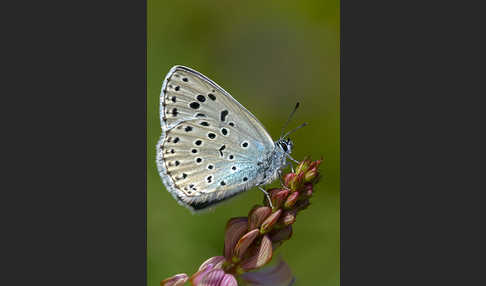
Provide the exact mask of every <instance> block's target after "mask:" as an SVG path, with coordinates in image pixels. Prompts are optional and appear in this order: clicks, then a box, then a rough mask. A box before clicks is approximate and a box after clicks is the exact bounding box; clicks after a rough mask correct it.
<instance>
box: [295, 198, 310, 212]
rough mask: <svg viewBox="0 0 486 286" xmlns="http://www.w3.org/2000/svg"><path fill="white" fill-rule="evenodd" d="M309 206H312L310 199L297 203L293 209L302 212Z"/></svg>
mask: <svg viewBox="0 0 486 286" xmlns="http://www.w3.org/2000/svg"><path fill="white" fill-rule="evenodd" d="M309 205H310V202H309V199H308V198H306V199H304V200H299V201H297V203H296V204H295V205H294V208H293V209H294V210H296V211H298V212H299V211H301V210H305V209H306V208H307V207H308V206H309Z"/></svg>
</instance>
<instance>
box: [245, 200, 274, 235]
mask: <svg viewBox="0 0 486 286" xmlns="http://www.w3.org/2000/svg"><path fill="white" fill-rule="evenodd" d="M270 213H272V209H271V208H270V207H266V206H265V207H264V206H256V207H254V208H253V209H252V210H251V211H250V213H249V214H248V224H249V226H248V229H249V230H253V229H255V228H259V227H260V225H262V222H263V221H264V220H265V219H266V218H267V217H268V216H269V215H270Z"/></svg>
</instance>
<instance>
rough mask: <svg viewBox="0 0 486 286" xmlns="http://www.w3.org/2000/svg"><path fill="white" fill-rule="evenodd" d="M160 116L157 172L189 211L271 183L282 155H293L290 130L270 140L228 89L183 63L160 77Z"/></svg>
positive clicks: (277, 174)
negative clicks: (278, 137) (274, 139)
mask: <svg viewBox="0 0 486 286" xmlns="http://www.w3.org/2000/svg"><path fill="white" fill-rule="evenodd" d="M297 106H298V104H297ZM297 106H296V108H297ZM294 111H295V109H294ZM292 114H293V112H292ZM160 119H161V126H162V136H161V137H160V140H159V142H158V144H157V167H158V170H159V173H160V176H161V178H162V181H163V183H164V185H165V186H166V188H167V190H168V191H169V192H170V193H171V194H172V196H173V197H174V198H175V199H176V200H177V201H178V202H179V204H181V205H183V206H185V207H187V208H189V209H190V210H192V211H199V210H204V209H207V208H210V207H212V206H214V205H215V204H217V203H219V202H222V201H224V200H226V199H228V198H230V197H233V196H235V195H237V194H238V193H241V192H243V191H245V190H248V189H250V188H252V187H255V186H262V185H265V184H268V183H271V182H272V181H273V180H275V179H276V178H277V177H278V176H279V174H280V171H281V169H282V168H284V167H285V166H286V165H287V162H286V159H287V157H288V158H290V159H292V158H291V157H290V153H291V151H292V146H293V145H292V141H290V139H288V138H287V139H286V138H285V137H286V136H287V135H288V134H290V133H291V132H292V131H291V132H288V133H287V134H285V135H284V136H281V138H280V139H279V140H277V141H276V142H273V140H272V138H271V137H270V135H269V134H268V132H267V131H266V130H265V128H264V127H263V125H262V124H261V123H260V121H258V119H257V118H256V117H255V116H254V115H253V114H251V113H250V112H249V111H248V110H247V109H246V108H245V107H243V106H242V105H241V104H240V103H238V102H237V101H236V100H235V99H234V98H233V97H232V96H231V95H230V94H229V93H228V92H226V91H225V90H224V89H223V88H221V87H220V86H219V85H217V84H216V83H215V82H213V81H212V80H210V79H209V78H207V77H206V76H204V75H202V74H201V73H199V72H197V71H195V70H193V69H190V68H187V67H184V66H174V67H173V68H172V69H171V70H170V71H169V73H168V74H167V76H166V77H165V79H164V82H163V84H162V92H161V94H160ZM289 119H290V117H289ZM287 122H288V121H287ZM304 125H305V124H304ZM304 125H301V126H304ZM301 126H300V127H301ZM294 130H296V129H294ZM294 130H293V131H294ZM292 160H293V159H292ZM294 161H295V160H294ZM260 189H261V190H262V191H263V192H265V191H264V190H263V189H262V188H261V187H260ZM265 193H266V192H265ZM267 198H268V194H267Z"/></svg>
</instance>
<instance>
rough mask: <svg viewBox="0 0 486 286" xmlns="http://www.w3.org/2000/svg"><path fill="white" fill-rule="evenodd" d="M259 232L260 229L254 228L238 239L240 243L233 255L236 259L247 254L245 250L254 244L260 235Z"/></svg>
mask: <svg viewBox="0 0 486 286" xmlns="http://www.w3.org/2000/svg"><path fill="white" fill-rule="evenodd" d="M259 234H260V230H259V229H254V230H251V231H250V232H248V233H247V234H245V235H243V237H242V238H240V240H238V243H237V244H236V246H235V250H234V251H233V257H235V258H236V260H239V259H241V257H243V254H245V251H246V250H247V249H248V247H249V246H250V245H251V244H252V242H253V241H254V240H255V238H257V237H258V235H259ZM235 262H236V261H235Z"/></svg>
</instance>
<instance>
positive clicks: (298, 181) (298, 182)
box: [289, 173, 305, 191]
mask: <svg viewBox="0 0 486 286" xmlns="http://www.w3.org/2000/svg"><path fill="white" fill-rule="evenodd" d="M304 176H305V173H299V174H298V175H297V176H296V177H295V178H294V179H293V180H291V181H290V186H289V187H290V188H291V189H292V190H293V191H296V190H298V189H299V188H300V187H301V186H302V181H303V180H304Z"/></svg>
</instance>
